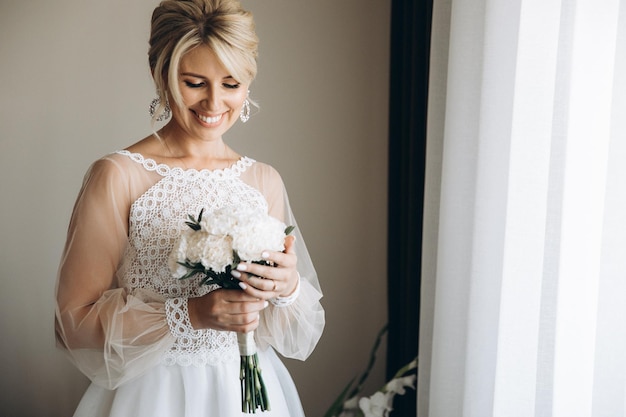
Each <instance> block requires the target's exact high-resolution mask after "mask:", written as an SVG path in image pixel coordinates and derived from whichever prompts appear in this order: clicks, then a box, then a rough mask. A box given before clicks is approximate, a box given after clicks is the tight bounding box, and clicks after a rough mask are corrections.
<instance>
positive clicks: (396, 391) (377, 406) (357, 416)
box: [324, 326, 417, 417]
mask: <svg viewBox="0 0 626 417" xmlns="http://www.w3.org/2000/svg"><path fill="white" fill-rule="evenodd" d="M386 332H387V326H385V327H383V329H382V330H381V331H380V332H379V333H378V336H377V337H376V341H375V342H374V347H373V348H372V352H371V353H370V360H369V363H368V365H367V368H366V369H365V371H364V372H363V374H362V375H361V376H360V378H359V380H358V382H357V383H356V386H354V387H353V385H354V379H353V380H352V381H350V382H349V383H348V385H347V386H346V387H345V388H344V390H343V391H342V392H341V394H339V397H338V398H337V399H336V400H335V402H334V403H333V404H332V405H331V406H330V408H329V409H328V411H326V414H324V417H388V416H389V413H390V412H391V411H392V410H393V408H392V405H393V398H394V397H395V396H396V395H404V394H405V392H406V388H415V382H416V375H415V372H414V370H415V369H417V357H415V359H413V360H412V361H411V362H409V363H408V364H406V365H405V366H403V367H402V368H400V369H399V370H398V371H397V372H396V374H395V375H394V376H393V378H391V380H389V381H388V382H387V383H386V384H385V385H384V386H383V387H382V388H381V389H379V390H378V391H376V392H375V393H374V394H373V395H371V396H369V397H367V396H361V395H360V393H361V390H362V389H363V384H364V383H365V380H366V379H367V377H368V376H369V373H370V371H371V370H372V367H373V366H374V362H375V361H376V351H377V350H378V347H379V345H380V342H381V339H382V337H383V335H384V334H385V333H386ZM350 388H352V390H350Z"/></svg>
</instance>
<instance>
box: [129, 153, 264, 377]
mask: <svg viewBox="0 0 626 417" xmlns="http://www.w3.org/2000/svg"><path fill="white" fill-rule="evenodd" d="M117 153H119V154H122V155H126V156H128V157H129V158H131V159H132V160H133V161H135V162H136V163H138V164H141V165H143V167H144V168H145V169H146V170H148V171H154V172H156V173H158V174H159V175H160V176H162V179H161V180H159V181H158V182H157V183H156V184H154V185H153V186H152V187H150V188H149V189H148V190H147V191H146V192H145V193H144V194H142V195H141V196H140V197H139V198H138V199H137V200H136V201H134V202H133V204H132V205H131V209H130V214H129V228H128V239H129V245H128V247H127V249H126V254H125V256H124V265H123V267H122V268H121V270H120V273H119V277H118V280H119V285H120V286H121V287H125V288H127V289H128V290H129V291H131V292H132V291H133V290H135V289H138V288H142V289H149V290H152V291H155V292H157V293H159V294H161V295H163V296H164V297H165V298H166V299H167V301H166V313H167V320H168V323H169V325H170V328H171V329H172V333H173V334H174V335H175V336H176V337H177V339H176V343H175V344H174V346H173V347H172V348H171V349H170V351H169V352H168V353H167V354H166V357H165V361H166V363H170V364H171V363H178V364H180V365H190V364H195V365H204V364H212V363H217V362H220V361H223V360H234V359H237V358H238V351H237V346H236V337H235V334H234V333H232V332H222V331H216V330H194V329H192V327H191V325H190V323H189V319H188V313H187V302H186V300H187V298H189V297H198V296H201V295H204V294H206V293H208V292H209V291H211V290H214V289H215V287H213V286H212V287H208V286H200V285H199V281H200V278H190V279H185V280H178V279H176V278H173V277H172V276H171V274H170V272H169V269H168V256H169V254H170V252H171V250H172V247H173V246H174V243H175V241H176V239H177V238H178V236H179V234H180V231H181V230H183V229H184V228H186V227H187V226H186V225H185V221H186V220H187V218H188V217H187V216H188V215H189V214H191V215H194V216H197V214H198V213H199V212H200V210H201V209H203V208H204V209H205V212H210V211H213V210H215V209H218V208H221V207H225V206H226V207H228V206H239V207H241V206H250V207H263V208H264V209H267V202H266V200H265V198H264V197H263V195H262V194H261V193H260V192H259V191H258V190H256V189H255V188H253V187H251V186H250V185H248V184H246V183H244V182H243V181H241V179H240V174H241V173H242V172H244V171H245V170H246V169H248V168H249V167H250V166H251V165H252V164H253V163H254V162H255V161H254V160H252V159H250V158H245V157H244V158H241V159H240V160H239V161H238V162H237V163H236V164H235V165H234V166H232V167H231V168H227V169H224V170H216V171H209V170H201V171H198V170H195V169H188V170H183V169H181V168H170V167H169V166H167V165H163V164H157V163H156V162H155V161H153V160H151V159H147V158H144V157H143V156H142V155H140V154H132V153H130V152H128V151H118V152H117Z"/></svg>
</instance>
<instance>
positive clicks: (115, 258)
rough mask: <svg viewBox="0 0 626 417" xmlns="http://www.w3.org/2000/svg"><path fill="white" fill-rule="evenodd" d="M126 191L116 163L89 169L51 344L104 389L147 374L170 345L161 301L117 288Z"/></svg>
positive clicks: (63, 269) (63, 268)
mask: <svg viewBox="0 0 626 417" xmlns="http://www.w3.org/2000/svg"><path fill="white" fill-rule="evenodd" d="M132 186H133V185H132V184H131V183H130V181H129V179H128V173H126V172H125V171H124V170H123V169H121V168H120V166H119V165H118V163H117V162H116V161H115V160H114V159H109V158H105V159H102V160H100V161H98V162H96V163H95V164H94V165H93V166H92V167H91V168H90V170H89V172H88V173H87V175H86V177H85V181H84V183H83V186H82V189H81V191H80V193H79V196H78V199H77V201H76V204H75V206H74V211H73V213H72V218H71V221H70V225H69V228H68V235H67V241H66V246H65V249H64V252H63V257H62V260H61V264H60V267H59V273H58V279H57V290H56V296H57V308H56V321H55V322H56V326H55V327H56V336H57V341H58V343H59V345H60V346H61V347H63V348H64V349H65V350H66V351H67V353H68V354H69V356H70V359H71V360H72V361H73V362H74V363H75V365H76V366H77V367H78V368H79V369H80V370H81V371H82V372H83V373H84V374H85V375H87V376H88V377H89V378H90V379H91V380H92V381H93V382H95V383H97V384H99V385H101V386H104V387H106V388H109V389H113V388H115V387H117V386H118V385H119V384H121V383H123V382H125V381H127V380H129V379H132V378H134V377H136V376H138V375H139V374H141V373H143V372H144V371H145V370H147V369H148V368H149V367H151V366H153V365H154V364H155V363H156V362H157V361H158V360H159V359H160V358H161V356H162V353H163V352H164V351H165V350H167V349H168V348H169V347H170V346H171V345H172V344H173V343H174V341H175V338H174V336H172V334H171V332H170V329H169V326H168V323H167V320H166V314H165V300H164V299H163V297H161V296H160V295H158V294H156V293H154V292H151V291H147V290H136V291H133V292H132V293H128V292H127V291H126V290H124V289H123V288H118V285H117V280H116V272H117V270H118V267H119V265H120V264H121V260H122V257H123V255H124V251H125V250H126V248H127V227H128V226H127V225H128V212H129V207H130V201H131V200H130V198H129V195H130V192H129V189H130V187H132Z"/></svg>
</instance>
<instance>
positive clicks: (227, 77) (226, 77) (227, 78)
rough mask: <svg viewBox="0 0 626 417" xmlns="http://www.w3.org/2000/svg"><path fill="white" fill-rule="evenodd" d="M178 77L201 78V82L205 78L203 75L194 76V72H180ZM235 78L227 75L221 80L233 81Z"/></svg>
mask: <svg viewBox="0 0 626 417" xmlns="http://www.w3.org/2000/svg"><path fill="white" fill-rule="evenodd" d="M180 75H186V76H188V77H195V78H202V79H203V80H206V79H207V77H205V76H204V75H200V74H196V73H194V72H181V73H180ZM234 79H235V77H233V76H232V75H227V76H225V77H224V78H222V80H234Z"/></svg>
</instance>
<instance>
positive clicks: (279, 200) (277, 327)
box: [247, 163, 325, 360]
mask: <svg viewBox="0 0 626 417" xmlns="http://www.w3.org/2000/svg"><path fill="white" fill-rule="evenodd" d="M255 167H256V169H255V170H252V171H251V173H250V174H251V175H252V176H253V178H248V179H247V180H248V181H251V182H252V183H253V184H252V185H253V186H255V187H257V188H258V189H260V190H261V192H262V193H263V195H264V196H265V198H266V200H267V202H268V205H269V212H270V214H271V215H272V216H274V217H276V218H278V219H280V220H282V221H283V222H284V223H285V224H287V225H292V226H296V228H295V230H294V231H293V232H292V233H293V234H294V235H295V237H296V243H295V244H296V255H297V257H298V272H299V273H300V294H299V296H298V298H297V299H296V300H295V301H294V302H293V303H291V304H289V305H287V306H276V305H273V304H271V303H270V306H269V307H267V308H266V309H265V310H263V313H262V314H261V323H260V325H259V328H258V329H257V330H256V338H257V341H258V343H259V346H260V347H261V348H262V349H265V348H266V347H267V346H268V345H271V346H273V347H274V348H275V349H276V350H277V351H278V352H279V353H280V354H282V355H283V356H286V357H289V358H293V359H299V360H304V359H306V358H307V357H308V356H309V355H310V354H311V353H312V352H313V349H314V348H315V346H316V345H317V342H318V341H319V339H320V337H321V335H322V331H323V329H324V324H325V317H324V309H323V307H322V305H321V303H320V299H321V298H322V291H321V289H320V285H319V281H318V278H317V273H316V272H315V268H314V267H313V262H312V261H311V257H310V256H309V253H308V251H307V248H306V245H305V243H304V239H303V238H302V234H301V233H300V230H299V228H298V227H297V224H296V220H295V217H294V215H293V213H292V211H291V207H290V205H289V199H288V198H287V193H286V191H285V187H284V185H283V181H282V179H281V178H280V175H279V174H278V172H276V171H275V170H274V169H273V168H272V167H270V166H268V165H264V164H259V163H257V164H255Z"/></svg>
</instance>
